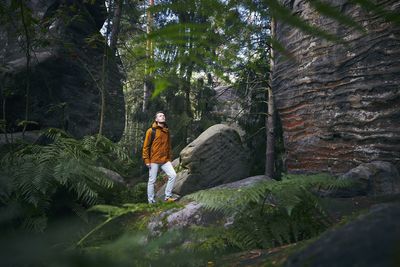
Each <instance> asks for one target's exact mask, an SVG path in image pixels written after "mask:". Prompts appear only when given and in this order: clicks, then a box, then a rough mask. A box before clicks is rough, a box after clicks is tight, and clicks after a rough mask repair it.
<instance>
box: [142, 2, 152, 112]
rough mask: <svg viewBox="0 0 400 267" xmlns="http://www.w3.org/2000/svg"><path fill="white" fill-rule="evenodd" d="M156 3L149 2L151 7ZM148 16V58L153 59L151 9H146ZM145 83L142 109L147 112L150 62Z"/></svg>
mask: <svg viewBox="0 0 400 267" xmlns="http://www.w3.org/2000/svg"><path fill="white" fill-rule="evenodd" d="M153 5H154V0H150V2H149V7H152V6H153ZM146 16H147V29H146V31H147V41H146V60H149V59H152V58H153V42H152V41H151V40H150V38H149V34H150V33H151V29H152V27H153V17H152V14H151V13H150V11H149V9H147V11H146ZM144 76H145V77H144V84H143V107H142V111H143V112H145V111H146V110H147V103H148V102H149V98H150V94H151V92H150V88H151V85H150V84H149V83H150V82H151V79H150V77H151V73H149V71H148V63H146V64H145V68H144Z"/></svg>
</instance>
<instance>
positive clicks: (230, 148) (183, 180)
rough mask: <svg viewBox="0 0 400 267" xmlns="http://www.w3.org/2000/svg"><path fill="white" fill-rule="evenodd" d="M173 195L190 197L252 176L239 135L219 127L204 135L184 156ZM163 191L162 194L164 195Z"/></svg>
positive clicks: (188, 148) (231, 130)
mask: <svg viewBox="0 0 400 267" xmlns="http://www.w3.org/2000/svg"><path fill="white" fill-rule="evenodd" d="M180 164H181V167H182V168H183V170H182V171H180V172H178V174H177V177H176V181H175V186H174V189H173V192H174V193H176V194H178V195H186V194H189V193H192V192H195V191H198V190H202V189H206V188H210V187H214V186H217V185H220V184H225V183H229V182H232V181H236V180H239V179H243V178H245V177H246V176H248V172H249V167H248V155H247V152H246V150H245V149H244V147H243V146H242V142H241V139H240V136H239V134H238V133H237V132H236V131H235V130H234V129H233V128H231V127H229V126H226V125H223V124H216V125H214V126H211V127H210V128H208V129H207V130H206V131H204V132H203V133H202V134H201V135H200V136H199V137H198V138H197V139H196V140H194V141H193V142H191V143H190V144H189V145H187V146H186V147H185V148H184V149H183V150H182V151H181V153H180ZM163 190H164V187H162V188H161V189H160V191H159V193H162V192H163Z"/></svg>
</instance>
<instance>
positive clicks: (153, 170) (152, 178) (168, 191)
mask: <svg viewBox="0 0 400 267" xmlns="http://www.w3.org/2000/svg"><path fill="white" fill-rule="evenodd" d="M160 165H161V169H162V170H163V171H164V172H165V173H166V174H167V175H168V183H167V187H166V188H165V198H168V197H171V196H172V188H173V187H174V183H175V177H176V172H175V170H174V167H173V166H172V163H171V162H170V161H168V162H166V163H164V164H158V163H151V164H150V170H149V182H148V183H147V199H148V201H149V203H153V202H155V200H154V183H155V182H156V179H157V172H158V168H159V166H160Z"/></svg>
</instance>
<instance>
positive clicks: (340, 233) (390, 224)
mask: <svg viewBox="0 0 400 267" xmlns="http://www.w3.org/2000/svg"><path fill="white" fill-rule="evenodd" d="M399 221H400V203H399V202H395V203H390V204H388V203H387V204H379V205H375V206H373V207H372V208H371V210H370V211H369V212H368V213H367V214H365V215H362V216H359V217H358V218H357V219H356V220H355V221H353V222H350V223H348V224H346V225H344V226H342V227H340V228H337V229H332V230H329V231H327V232H325V233H323V234H322V235H321V236H320V238H319V239H318V240H317V241H315V242H313V243H312V244H311V245H308V246H307V247H306V248H305V249H302V250H301V251H300V252H297V253H295V254H293V255H291V256H289V258H288V260H287V261H286V264H285V265H284V266H286V267H295V266H309V267H313V266H327V267H330V266H399V265H400V258H399V256H398V249H399V244H400V227H399Z"/></svg>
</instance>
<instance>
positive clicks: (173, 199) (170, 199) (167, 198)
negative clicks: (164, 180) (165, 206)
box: [164, 197, 178, 202]
mask: <svg viewBox="0 0 400 267" xmlns="http://www.w3.org/2000/svg"><path fill="white" fill-rule="evenodd" d="M177 200H178V198H176V197H166V198H165V199H164V201H165V202H175V201H177Z"/></svg>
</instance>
